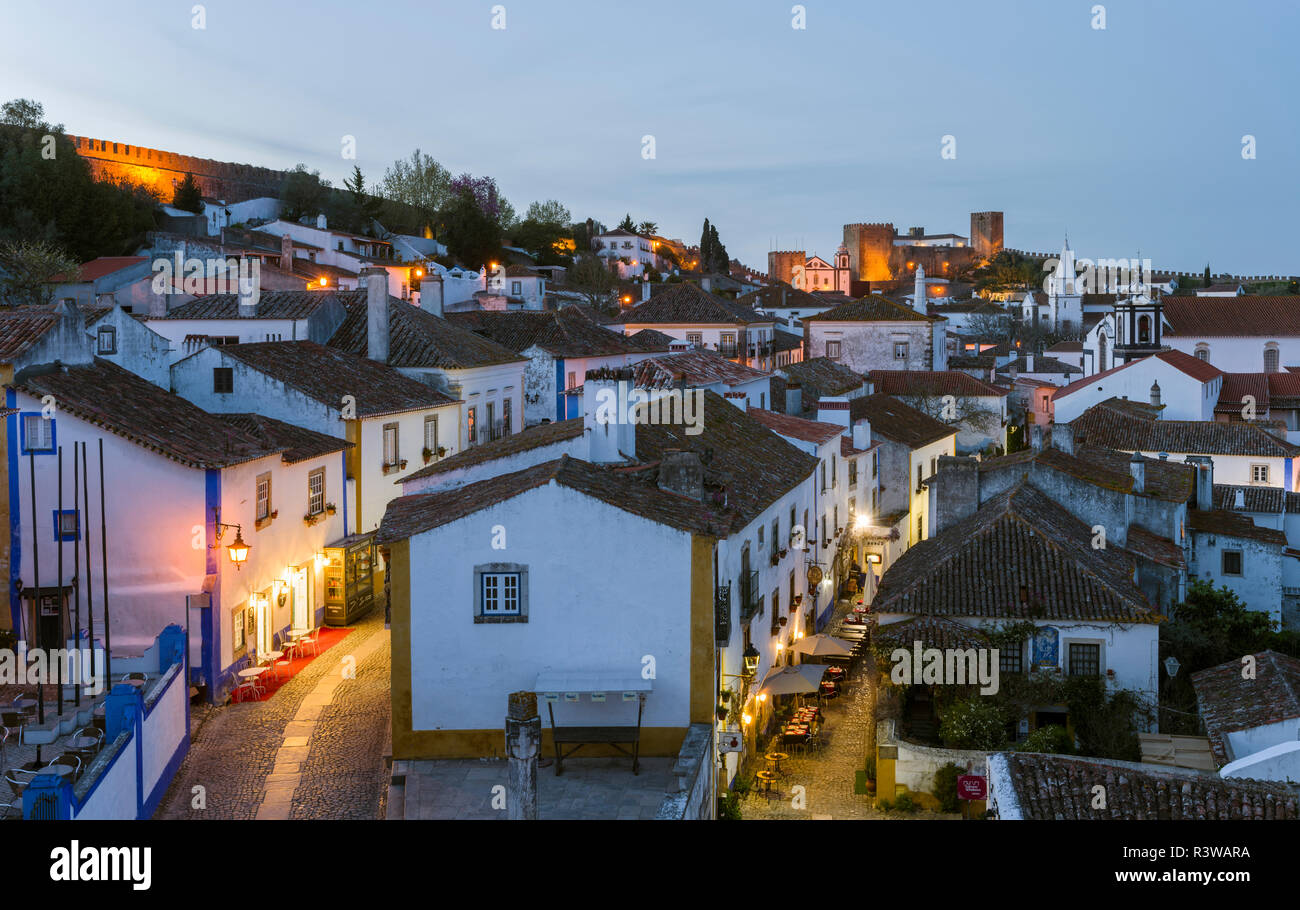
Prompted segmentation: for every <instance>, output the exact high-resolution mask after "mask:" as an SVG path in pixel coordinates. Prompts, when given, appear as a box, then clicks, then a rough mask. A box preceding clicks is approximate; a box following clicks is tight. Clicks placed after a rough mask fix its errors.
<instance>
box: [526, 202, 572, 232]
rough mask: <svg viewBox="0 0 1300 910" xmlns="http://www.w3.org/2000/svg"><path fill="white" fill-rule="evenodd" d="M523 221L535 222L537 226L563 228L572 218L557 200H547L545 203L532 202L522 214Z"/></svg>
mask: <svg viewBox="0 0 1300 910" xmlns="http://www.w3.org/2000/svg"><path fill="white" fill-rule="evenodd" d="M524 220H525V221H535V222H537V223H538V224H552V225H558V226H559V227H562V228H563V227H567V226H568V224H569V222H570V221H572V220H573V216H572V215H570V214H569V210H568V209H567V208H565V207H564V204H563V203H562V202H560V201H559V200H557V199H547V200H546V201H545V202H534V203H532V204H531V205H529V206H528V210H527V211H526V212H525V213H524Z"/></svg>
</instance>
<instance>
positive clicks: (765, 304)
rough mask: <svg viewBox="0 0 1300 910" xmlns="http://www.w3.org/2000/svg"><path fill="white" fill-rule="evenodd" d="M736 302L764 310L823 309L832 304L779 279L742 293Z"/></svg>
mask: <svg viewBox="0 0 1300 910" xmlns="http://www.w3.org/2000/svg"><path fill="white" fill-rule="evenodd" d="M736 303H740V304H744V305H745V306H747V307H753V308H755V309H762V310H774V309H806V308H808V307H816V308H817V309H823V308H825V307H829V306H831V304H830V303H829V302H828V301H825V300H823V299H821V298H820V297H817V296H815V295H813V294H809V293H808V292H807V291H801V290H799V289H798V288H796V287H794V286H792V285H790V284H787V283H786V282H784V281H778V282H776V283H775V284H770V285H768V286H767V287H763V288H759V289H758V290H757V291H750V292H749V293H748V294H742V295H741V296H739V297H737V298H736Z"/></svg>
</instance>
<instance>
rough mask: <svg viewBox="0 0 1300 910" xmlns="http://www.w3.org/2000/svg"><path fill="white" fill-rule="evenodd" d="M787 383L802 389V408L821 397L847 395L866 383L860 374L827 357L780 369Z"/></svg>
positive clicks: (792, 364) (813, 358)
mask: <svg viewBox="0 0 1300 910" xmlns="http://www.w3.org/2000/svg"><path fill="white" fill-rule="evenodd" d="M779 372H781V373H784V374H785V376H786V378H787V381H788V382H789V383H795V382H797V383H799V385H801V386H802V387H803V403H804V406H805V407H807V406H808V405H810V404H812V403H813V402H814V401H816V400H817V399H818V398H821V397H823V396H835V395H848V394H851V393H853V392H856V391H858V390H859V389H861V388H862V384H863V383H864V382H865V381H866V380H865V379H864V378H863V376H862V374H861V373H855V372H854V371H853V370H851V369H850V368H849V367H846V366H844V365H843V364H842V363H837V362H836V361H834V360H831V359H830V358H827V357H812V358H809V359H808V360H804V361H800V362H799V363H791V364H788V365H786V366H783V367H781V369H780V371H779Z"/></svg>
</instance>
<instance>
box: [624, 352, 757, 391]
mask: <svg viewBox="0 0 1300 910" xmlns="http://www.w3.org/2000/svg"><path fill="white" fill-rule="evenodd" d="M635 369H636V385H637V388H640V389H663V388H675V387H678V386H679V385H680V384H681V383H685V384H686V385H688V386H702V385H710V384H712V383H715V382H724V383H726V384H727V385H729V386H737V385H742V384H743V383H746V382H753V381H755V380H758V379H763V378H764V377H766V376H767V374H766V373H762V372H759V371H758V370H755V369H752V368H751V367H747V366H745V365H744V364H743V363H735V362H734V361H731V360H728V359H726V358H725V357H722V356H720V355H718V354H715V353H714V352H713V351H703V350H696V351H683V352H682V353H680V354H664V355H661V356H658V357H649V358H647V359H645V360H642V361H640V362H638V363H637V364H636V367H635Z"/></svg>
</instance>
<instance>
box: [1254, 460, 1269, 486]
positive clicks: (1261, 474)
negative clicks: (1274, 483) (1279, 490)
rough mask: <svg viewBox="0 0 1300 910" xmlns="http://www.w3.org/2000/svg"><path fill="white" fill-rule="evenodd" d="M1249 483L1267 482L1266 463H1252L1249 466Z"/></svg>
mask: <svg viewBox="0 0 1300 910" xmlns="http://www.w3.org/2000/svg"><path fill="white" fill-rule="evenodd" d="M1250 482H1251V483H1268V465H1266V464H1253V465H1251V466H1250Z"/></svg>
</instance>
